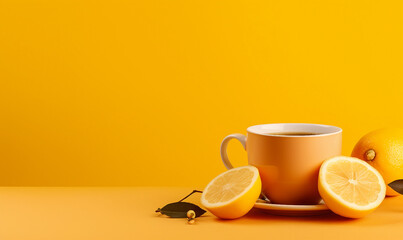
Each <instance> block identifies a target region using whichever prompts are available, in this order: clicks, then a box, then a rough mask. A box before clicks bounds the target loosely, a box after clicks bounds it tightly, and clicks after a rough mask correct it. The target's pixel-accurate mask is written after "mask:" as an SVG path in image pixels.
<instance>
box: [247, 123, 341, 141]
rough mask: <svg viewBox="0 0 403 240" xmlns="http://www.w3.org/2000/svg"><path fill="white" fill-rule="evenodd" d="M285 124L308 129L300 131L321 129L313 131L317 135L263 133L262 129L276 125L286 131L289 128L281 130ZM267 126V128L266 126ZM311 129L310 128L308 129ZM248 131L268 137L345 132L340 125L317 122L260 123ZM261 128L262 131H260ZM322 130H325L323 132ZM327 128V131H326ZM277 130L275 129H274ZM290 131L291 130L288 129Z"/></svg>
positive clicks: (318, 135) (326, 134) (324, 134)
mask: <svg viewBox="0 0 403 240" xmlns="http://www.w3.org/2000/svg"><path fill="white" fill-rule="evenodd" d="M285 126H289V127H290V126H294V127H299V126H300V127H302V128H305V129H306V130H299V131H313V130H312V129H313V128H316V129H319V130H317V131H313V132H315V133H317V134H315V135H298V136H293V135H274V134H269V133H263V132H262V130H266V131H267V130H269V129H270V127H271V128H272V129H273V128H275V127H277V128H278V129H279V130H278V131H279V132H281V131H282V132H284V131H287V130H284V129H282V130H280V129H281V127H283V128H284V127H285ZM265 127H266V128H265ZM308 129H309V130H308ZM246 130H247V132H248V133H253V134H257V135H261V136H267V137H282V138H284V137H285V138H312V137H323V136H330V135H336V134H339V133H341V132H343V130H342V129H341V128H339V127H336V126H332V125H324V124H315V123H269V124H259V125H254V126H250V127H248V128H247V129H246ZM259 130H260V132H259ZM320 130H323V131H322V132H321V131H320ZM324 130H327V131H324ZM272 131H274V132H275V130H272ZM288 131H290V130H288ZM293 131H298V130H293Z"/></svg>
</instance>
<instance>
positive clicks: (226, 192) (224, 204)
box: [201, 166, 262, 219]
mask: <svg viewBox="0 0 403 240" xmlns="http://www.w3.org/2000/svg"><path fill="white" fill-rule="evenodd" d="M261 188H262V183H261V180H260V176H259V171H258V170H257V168H255V167H253V166H245V167H239V168H233V169H231V170H229V171H226V172H224V173H222V174H220V175H218V176H217V177H216V178H214V179H213V180H212V181H211V182H210V183H209V184H208V185H207V187H206V188H205V189H204V191H203V194H202V196H201V203H202V204H203V206H204V207H205V208H207V209H208V210H209V211H210V212H211V213H212V214H214V215H215V216H217V217H219V218H224V219H234V218H239V217H242V216H243V215H245V214H246V213H247V212H249V210H251V209H252V207H253V205H254V204H255V202H256V200H257V199H258V197H259V195H260V191H261Z"/></svg>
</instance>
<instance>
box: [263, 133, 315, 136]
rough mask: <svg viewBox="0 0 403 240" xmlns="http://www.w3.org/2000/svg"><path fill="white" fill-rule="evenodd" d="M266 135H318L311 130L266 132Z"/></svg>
mask: <svg viewBox="0 0 403 240" xmlns="http://www.w3.org/2000/svg"><path fill="white" fill-rule="evenodd" d="M266 134H268V135H280V136H281V135H282V136H310V135H319V134H318V133H312V132H279V133H266Z"/></svg>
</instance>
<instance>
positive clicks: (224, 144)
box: [220, 133, 246, 170]
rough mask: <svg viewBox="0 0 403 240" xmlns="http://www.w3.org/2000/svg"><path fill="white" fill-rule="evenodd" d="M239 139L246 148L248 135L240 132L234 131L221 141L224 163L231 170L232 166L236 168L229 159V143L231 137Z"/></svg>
mask: <svg viewBox="0 0 403 240" xmlns="http://www.w3.org/2000/svg"><path fill="white" fill-rule="evenodd" d="M233 138H235V139H237V140H238V141H240V142H241V143H242V146H243V148H244V149H245V150H246V136H245V135H243V134H240V133H234V134H231V135H228V136H226V137H225V138H224V139H223V140H222V143H221V148H220V152H221V160H222V162H223V163H224V166H225V167H226V168H227V169H228V170H229V169H231V168H234V167H233V166H232V164H231V162H230V161H229V159H228V154H227V146H228V143H229V141H230V140H231V139H233Z"/></svg>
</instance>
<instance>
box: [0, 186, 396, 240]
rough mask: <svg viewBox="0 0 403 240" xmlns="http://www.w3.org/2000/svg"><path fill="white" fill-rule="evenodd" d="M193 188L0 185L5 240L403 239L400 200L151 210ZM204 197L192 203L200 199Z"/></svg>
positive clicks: (0, 223) (1, 227)
mask: <svg viewBox="0 0 403 240" xmlns="http://www.w3.org/2000/svg"><path fill="white" fill-rule="evenodd" d="M191 190H192V189H190V188H149V187H144V188H142V187H134V188H123V187H122V188H120V187H119V188H47V187H43V188H38V187H31V188H29V187H3V188H0V239H1V240H9V239H10V240H11V239H18V240H29V239H41V240H44V239H74V240H79V239H86V240H89V239H97V240H98V239H257V238H258V237H259V238H260V239H343V240H345V239H401V238H402V237H401V236H402V233H401V231H402V229H403V198H402V197H394V198H387V199H385V201H384V202H383V203H382V205H381V206H380V207H379V208H378V209H377V210H376V211H375V212H374V213H372V214H370V215H369V216H367V217H365V218H362V219H356V220H351V219H345V218H342V217H339V216H337V215H335V214H333V213H329V214H326V215H322V216H315V217H281V216H274V215H269V214H266V213H262V212H260V211H258V210H252V211H251V212H249V213H248V214H247V215H246V216H245V217H243V218H240V219H237V220H220V219H217V218H216V217H214V216H212V215H211V214H210V213H206V214H205V215H204V216H203V217H200V218H197V220H196V223H195V224H194V225H189V224H187V221H186V219H173V218H168V217H164V216H161V215H159V214H157V213H155V212H154V211H155V210H156V209H157V208H158V207H162V206H164V205H165V204H166V203H170V202H174V201H177V200H179V199H180V198H182V197H183V196H185V195H187V194H188V193H189V192H191ZM199 198H200V194H195V195H194V196H192V197H190V198H189V199H188V200H186V201H189V202H193V203H196V204H198V203H199Z"/></svg>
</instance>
